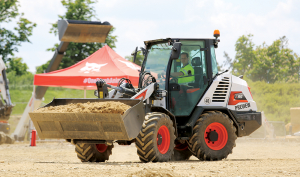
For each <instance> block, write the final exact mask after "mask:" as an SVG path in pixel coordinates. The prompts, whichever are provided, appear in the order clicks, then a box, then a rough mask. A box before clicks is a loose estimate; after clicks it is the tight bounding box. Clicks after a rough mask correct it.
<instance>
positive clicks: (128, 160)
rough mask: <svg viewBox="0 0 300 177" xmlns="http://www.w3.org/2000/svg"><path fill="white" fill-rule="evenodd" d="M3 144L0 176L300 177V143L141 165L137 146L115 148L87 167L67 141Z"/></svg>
mask: <svg viewBox="0 0 300 177" xmlns="http://www.w3.org/2000/svg"><path fill="white" fill-rule="evenodd" d="M28 144H29V143H16V144H12V145H9V144H3V145H1V146H0V176H1V177H2V176H132V177H134V176H136V177H137V176H143V177H144V176H145V177H152V176H167V177H170V176H174V177H175V176H300V165H299V164H300V141H299V140H293V141H291V140H275V141H274V140H273V141H271V140H246V139H238V140H237V146H236V147H235V148H234V150H233V153H232V154H231V155H229V156H228V158H227V159H226V160H223V161H214V162H203V161H199V160H197V159H196V158H195V157H192V158H191V159H190V160H189V161H181V162H168V163H141V162H140V161H139V159H138V156H137V155H136V148H135V145H134V144H132V145H130V146H119V145H117V144H115V148H114V149H113V154H112V156H111V157H110V160H109V161H107V162H105V163H81V162H80V161H79V159H77V157H76V153H75V147H74V145H71V144H70V143H66V142H63V141H55V142H47V143H41V142H37V146H35V147H30V146H29V145H28Z"/></svg>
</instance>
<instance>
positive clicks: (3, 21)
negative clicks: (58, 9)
mask: <svg viewBox="0 0 300 177" xmlns="http://www.w3.org/2000/svg"><path fill="white" fill-rule="evenodd" d="M19 6H20V5H19V2H18V0H0V55H1V56H2V59H3V61H4V63H6V62H7V61H10V60H11V59H12V57H13V56H14V52H18V47H19V46H21V43H22V42H30V41H29V39H28V37H29V36H31V35H32V29H33V28H34V27H35V26H36V24H35V23H32V22H31V21H29V20H28V19H26V18H23V15H24V14H23V13H19V12H18V7H19ZM17 17H19V20H18V21H17V22H16V27H14V30H9V29H7V28H5V27H3V26H5V25H7V24H8V23H10V22H12V20H14V19H16V18H17Z"/></svg>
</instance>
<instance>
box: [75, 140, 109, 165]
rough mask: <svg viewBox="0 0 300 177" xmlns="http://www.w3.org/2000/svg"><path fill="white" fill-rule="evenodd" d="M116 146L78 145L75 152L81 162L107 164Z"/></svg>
mask: <svg viewBox="0 0 300 177" xmlns="http://www.w3.org/2000/svg"><path fill="white" fill-rule="evenodd" d="M113 147H114V145H110V146H106V145H105V144H76V147H75V152H76V153H77V157H78V158H79V159H80V160H81V162H105V161H106V160H108V159H109V156H110V155H111V154H112V148H113Z"/></svg>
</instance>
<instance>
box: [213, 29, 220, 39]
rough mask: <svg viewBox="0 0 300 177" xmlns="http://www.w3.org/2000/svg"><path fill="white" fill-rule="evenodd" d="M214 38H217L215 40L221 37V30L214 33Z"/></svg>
mask: <svg viewBox="0 0 300 177" xmlns="http://www.w3.org/2000/svg"><path fill="white" fill-rule="evenodd" d="M214 37H215V38H218V37H220V31H219V30H217V29H216V30H215V31H214Z"/></svg>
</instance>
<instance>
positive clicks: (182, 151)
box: [172, 142, 193, 161]
mask: <svg viewBox="0 0 300 177" xmlns="http://www.w3.org/2000/svg"><path fill="white" fill-rule="evenodd" d="M192 155H193V154H192V152H191V151H190V150H189V149H188V144H187V143H186V142H185V143H184V144H181V143H180V142H178V143H177V144H176V145H175V148H174V154H173V155H172V161H182V160H189V159H190V157H191V156H192Z"/></svg>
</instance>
